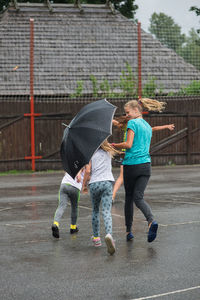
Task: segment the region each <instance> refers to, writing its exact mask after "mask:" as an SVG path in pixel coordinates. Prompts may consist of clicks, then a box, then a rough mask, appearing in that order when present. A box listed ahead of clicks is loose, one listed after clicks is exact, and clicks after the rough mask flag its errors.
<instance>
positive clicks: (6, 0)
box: [0, 0, 10, 13]
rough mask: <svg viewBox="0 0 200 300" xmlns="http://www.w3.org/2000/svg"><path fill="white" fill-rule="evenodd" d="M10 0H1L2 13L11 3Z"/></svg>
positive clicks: (0, 8) (0, 10) (0, 9)
mask: <svg viewBox="0 0 200 300" xmlns="http://www.w3.org/2000/svg"><path fill="white" fill-rule="evenodd" d="M9 2H10V0H1V1H0V13H1V12H3V11H4V10H5V9H6V8H7V7H8V5H9Z"/></svg>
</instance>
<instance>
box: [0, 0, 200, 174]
mask: <svg viewBox="0 0 200 300" xmlns="http://www.w3.org/2000/svg"><path fill="white" fill-rule="evenodd" d="M52 7H53V9H52V10H51V11H49V10H48V7H47V6H46V7H45V6H42V5H38V4H21V5H19V7H18V8H17V9H16V7H14V6H13V7H10V8H9V9H8V10H7V11H5V12H4V13H3V14H2V15H0V39H1V51H0V80H1V81H0V82H1V84H0V108H1V109H0V131H1V133H0V170H10V169H30V168H31V164H32V169H33V170H34V169H35V168H36V170H42V169H57V168H60V167H61V164H60V156H59V146H60V141H61V137H62V132H63V127H62V125H61V123H62V122H63V121H64V122H69V121H70V120H71V118H72V117H73V116H74V115H75V113H77V112H78V110H79V109H80V108H81V107H82V105H84V104H86V103H89V102H90V101H94V100H98V99H102V98H107V99H109V101H111V102H112V103H114V104H115V105H116V106H118V107H119V108H118V110H117V114H122V113H123V105H124V103H125V102H126V101H127V100H130V99H133V98H134V99H138V97H139V98H141V97H149V98H156V99H159V100H162V101H163V100H164V101H166V102H167V109H166V110H165V114H156V115H153V114H148V115H145V118H146V119H147V120H148V122H149V123H150V124H151V125H160V124H166V123H175V125H176V132H175V136H173V134H174V133H169V132H159V133H156V134H155V135H154V137H153V140H152V150H151V152H152V161H153V164H155V165H159V164H171V163H175V164H185V163H198V162H199V154H198V153H199V146H198V145H199V115H198V113H200V98H199V97H200V66H199V56H200V43H199V39H198V36H196V35H195V34H194V32H193V35H192V36H191V38H189V37H188V39H187V40H186V39H185V40H183V39H182V40H181V41H183V42H182V43H179V45H177V43H176V36H175V32H174V31H173V30H171V31H170V30H166V31H165V30H164V28H163V27H162V26H161V28H160V30H159V28H157V31H155V32H154V33H152V34H150V33H147V32H145V31H143V30H142V23H138V24H134V23H133V22H132V21H130V20H128V19H126V18H125V17H123V16H122V15H120V14H119V13H116V12H115V11H113V10H111V9H110V8H109V7H108V6H106V5H105V6H104V5H100V6H98V5H89V6H88V5H82V7H81V10H80V8H79V7H74V6H71V7H70V6H65V5H61V6H60V5H57V4H54V5H53V6H52ZM159 32H162V35H159V34H158V33H159ZM192 37H193V39H192ZM188 113H189V114H188ZM171 135H172V139H169V136H171ZM112 139H113V140H120V139H121V135H120V133H119V132H117V130H116V129H114V133H113V138H112ZM166 139H167V140H166Z"/></svg>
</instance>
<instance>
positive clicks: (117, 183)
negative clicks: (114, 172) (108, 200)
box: [112, 165, 124, 202]
mask: <svg viewBox="0 0 200 300" xmlns="http://www.w3.org/2000/svg"><path fill="white" fill-rule="evenodd" d="M123 181H124V180H123V165H121V166H120V173H119V177H118V178H117V180H116V181H115V184H114V188H113V196H112V199H113V202H114V200H115V197H116V193H117V191H118V190H119V188H120V186H121V185H122V184H123Z"/></svg>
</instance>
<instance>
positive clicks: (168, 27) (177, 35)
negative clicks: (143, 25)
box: [149, 13, 185, 51]
mask: <svg viewBox="0 0 200 300" xmlns="http://www.w3.org/2000/svg"><path fill="white" fill-rule="evenodd" d="M149 31H150V32H151V33H152V34H153V35H155V37H156V38H157V39H158V40H159V41H160V42H161V43H162V44H163V45H166V46H168V47H169V48H171V49H173V50H175V51H176V50H177V49H178V48H179V47H181V46H182V45H183V43H184V42H185V35H184V34H181V27H180V26H178V25H177V24H176V23H175V22H174V20H173V19H172V18H171V17H169V16H167V15H165V14H164V13H160V14H157V13H153V14H152V16H151V19H150V27H149Z"/></svg>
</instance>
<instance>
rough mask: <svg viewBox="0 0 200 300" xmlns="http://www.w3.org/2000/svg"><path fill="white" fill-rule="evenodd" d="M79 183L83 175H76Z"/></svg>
mask: <svg viewBox="0 0 200 300" xmlns="http://www.w3.org/2000/svg"><path fill="white" fill-rule="evenodd" d="M76 180H77V182H81V174H78V175H76Z"/></svg>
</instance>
